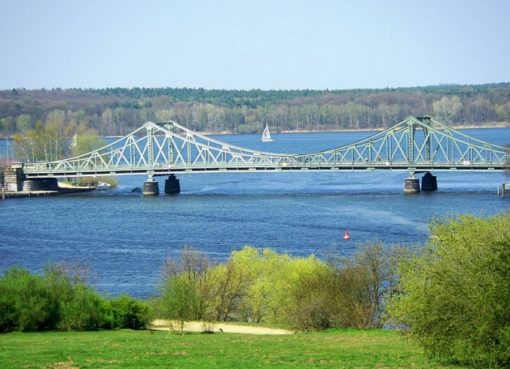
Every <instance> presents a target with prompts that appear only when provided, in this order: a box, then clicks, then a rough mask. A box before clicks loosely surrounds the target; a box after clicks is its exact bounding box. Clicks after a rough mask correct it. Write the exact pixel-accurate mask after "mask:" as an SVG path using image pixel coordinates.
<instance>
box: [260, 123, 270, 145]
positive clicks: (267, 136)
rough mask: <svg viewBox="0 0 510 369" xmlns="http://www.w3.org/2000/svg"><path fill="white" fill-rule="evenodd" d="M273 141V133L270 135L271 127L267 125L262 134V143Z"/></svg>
mask: <svg viewBox="0 0 510 369" xmlns="http://www.w3.org/2000/svg"><path fill="white" fill-rule="evenodd" d="M271 141H273V139H272V138H271V133H269V127H268V126H267V124H266V128H264V132H262V142H271Z"/></svg>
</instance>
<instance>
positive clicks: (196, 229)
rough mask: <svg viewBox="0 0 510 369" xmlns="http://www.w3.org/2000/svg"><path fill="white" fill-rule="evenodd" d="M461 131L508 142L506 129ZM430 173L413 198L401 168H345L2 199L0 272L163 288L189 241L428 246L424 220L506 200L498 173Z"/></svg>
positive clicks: (329, 142)
mask: <svg viewBox="0 0 510 369" xmlns="http://www.w3.org/2000/svg"><path fill="white" fill-rule="evenodd" d="M466 132H467V133H468V134H471V135H474V136H476V137H478V138H480V139H482V140H487V141H490V142H493V143H497V144H506V143H508V142H510V129H489V130H469V131H466ZM370 134H371V132H348V133H308V134H285V135H284V134H275V135H273V136H274V137H273V138H274V140H275V141H274V142H270V143H261V142H260V137H259V136H258V135H238V136H235V135H232V136H221V137H217V138H219V139H221V140H225V141H227V142H229V143H232V144H236V145H239V146H243V147H250V148H254V149H260V150H266V151H275V152H310V151H316V150H323V149H328V148H333V147H337V146H340V145H343V144H346V143H350V142H353V141H355V140H358V139H361V138H364V137H367V136H369V135H370ZM2 149H5V147H4V146H2V145H0V152H1V151H2ZM435 174H436V175H437V177H438V185H439V190H438V191H437V192H435V193H421V194H419V195H408V196H406V195H404V194H403V193H402V189H403V181H404V178H405V177H406V176H407V173H405V172H350V171H346V172H344V171H341V172H335V173H333V172H305V173H301V172H299V173H287V172H285V173H210V174H187V175H179V179H180V181H181V188H182V193H181V194H180V195H178V196H166V195H161V196H159V197H154V198H152V197H142V196H140V195H138V194H135V193H132V192H131V190H132V189H133V188H134V187H140V186H141V185H142V183H143V181H144V179H145V178H144V177H139V176H131V177H121V178H120V179H119V186H118V187H117V188H116V189H114V190H111V191H106V192H95V193H88V194H79V195H68V196H59V197H52V198H31V199H17V200H9V201H0V235H1V238H0V271H3V270H6V269H7V268H9V267H11V266H13V265H18V266H22V267H25V268H28V269H29V270H32V271H40V270H41V269H42V268H43V267H44V265H46V264H47V263H49V262H59V261H69V262H76V261H80V262H82V263H86V264H88V265H89V266H90V268H91V282H92V284H93V285H94V286H95V287H96V288H97V289H98V290H100V291H102V292H104V293H106V294H111V295H116V294H119V293H123V292H125V293H129V294H131V295H133V296H137V297H147V296H150V295H152V294H154V293H156V291H157V283H158V279H159V274H160V267H161V265H162V262H163V260H164V259H165V258H166V257H172V256H176V255H177V254H178V253H179V251H180V250H181V249H182V247H184V246H186V245H190V246H193V247H195V248H197V249H199V250H201V251H202V252H204V253H205V254H207V255H209V256H210V257H211V258H212V259H215V260H220V261H221V260H224V259H225V258H226V257H228V254H229V253H230V251H231V250H234V249H239V248H242V247H243V246H244V245H246V244H250V245H253V246H257V247H270V248H273V249H275V250H277V251H279V252H288V253H291V254H293V255H308V254H310V253H313V254H316V255H318V256H324V255H326V254H327V253H330V252H332V251H334V252H337V253H341V254H344V255H348V254H350V253H352V252H353V250H354V248H355V247H356V245H357V244H359V243H363V242H368V241H373V240H380V241H383V242H385V243H387V244H393V243H403V244H406V245H414V244H420V243H423V242H424V241H426V240H427V238H428V237H429V232H428V226H427V224H428V223H429V222H430V221H431V220H432V219H435V218H437V217H444V216H454V215H456V214H459V213H469V214H475V215H482V216H485V215H492V214H496V213H499V212H503V211H508V210H509V208H510V197H507V198H504V199H502V198H500V197H498V196H497V195H496V185H497V184H501V183H502V182H503V181H504V180H505V179H506V177H505V175H504V174H503V173H472V172H467V173H461V172H437V173H435ZM163 186H164V179H163V178H161V179H160V188H163ZM346 229H348V230H349V231H350V234H351V237H352V238H351V241H348V242H346V241H343V239H342V236H343V232H344V230H346Z"/></svg>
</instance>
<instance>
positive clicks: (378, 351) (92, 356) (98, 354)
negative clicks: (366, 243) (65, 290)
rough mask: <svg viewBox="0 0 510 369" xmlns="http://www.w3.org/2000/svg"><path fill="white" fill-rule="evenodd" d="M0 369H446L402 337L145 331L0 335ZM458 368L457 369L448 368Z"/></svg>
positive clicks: (344, 333) (359, 332)
mask: <svg viewBox="0 0 510 369" xmlns="http://www.w3.org/2000/svg"><path fill="white" fill-rule="evenodd" d="M0 368H2V369H8V368H16V369H19V368H48V369H49V368H58V369H74V368H193V369H195V368H236V369H243V368H335V369H339V368H353V369H354V368H357V369H359V368H377V369H385V368H446V366H441V365H439V364H437V363H433V362H429V361H428V360H427V358H426V356H425V355H424V354H423V352H422V350H421V349H420V348H419V347H417V346H416V345H415V344H414V343H412V342H409V341H408V340H406V339H405V338H403V337H401V336H400V335H399V334H398V333H396V332H392V331H382V330H340V331H331V332H326V333H303V334H295V335H288V336H256V335H239V334H226V333H223V334H221V333H215V334H200V333H195V334H185V335H178V334H175V333H169V332H155V333H152V334H151V333H149V332H147V331H128V330H125V331H101V332H66V333H8V334H0ZM449 368H453V367H449Z"/></svg>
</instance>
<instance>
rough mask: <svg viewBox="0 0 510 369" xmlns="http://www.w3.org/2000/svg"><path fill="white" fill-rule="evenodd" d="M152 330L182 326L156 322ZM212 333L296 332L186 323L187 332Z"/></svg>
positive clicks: (169, 322) (170, 322)
mask: <svg viewBox="0 0 510 369" xmlns="http://www.w3.org/2000/svg"><path fill="white" fill-rule="evenodd" d="M150 329H151V330H157V331H178V330H179V329H180V324H179V322H177V321H173V320H163V319H157V320H154V321H153V322H152V323H151V325H150ZM206 330H207V331H212V332H215V333H222V332H223V333H244V334H275V335H277V334H292V333H294V332H292V331H289V330H287V329H277V328H265V327H254V326H249V325H235V324H222V323H210V322H195V321H192V322H185V323H184V331H185V332H204V331H206Z"/></svg>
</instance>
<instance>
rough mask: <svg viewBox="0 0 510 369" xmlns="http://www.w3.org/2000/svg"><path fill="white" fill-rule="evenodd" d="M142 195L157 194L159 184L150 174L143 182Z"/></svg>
mask: <svg viewBox="0 0 510 369" xmlns="http://www.w3.org/2000/svg"><path fill="white" fill-rule="evenodd" d="M143 195H144V196H158V195H159V184H158V181H156V180H155V179H154V178H152V176H150V177H149V178H148V179H147V180H146V181H145V182H143Z"/></svg>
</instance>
